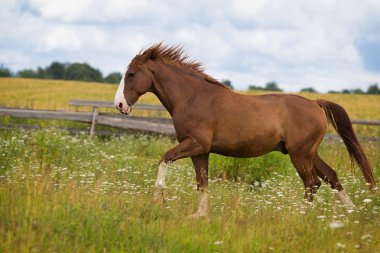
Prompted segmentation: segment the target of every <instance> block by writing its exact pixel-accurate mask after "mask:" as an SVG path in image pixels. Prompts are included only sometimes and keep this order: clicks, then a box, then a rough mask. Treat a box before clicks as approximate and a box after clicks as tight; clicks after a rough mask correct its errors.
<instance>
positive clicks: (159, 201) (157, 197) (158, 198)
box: [153, 190, 165, 205]
mask: <svg viewBox="0 0 380 253" xmlns="http://www.w3.org/2000/svg"><path fill="white" fill-rule="evenodd" d="M153 202H154V203H155V204H156V205H163V204H164V203H165V199H164V194H163V192H162V190H156V191H155V192H154V194H153Z"/></svg>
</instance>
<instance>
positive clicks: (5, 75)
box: [0, 66, 12, 77]
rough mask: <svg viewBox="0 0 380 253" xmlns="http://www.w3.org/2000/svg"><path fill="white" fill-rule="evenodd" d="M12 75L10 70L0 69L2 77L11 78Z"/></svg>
mask: <svg viewBox="0 0 380 253" xmlns="http://www.w3.org/2000/svg"><path fill="white" fill-rule="evenodd" d="M11 76H12V73H11V71H10V70H9V69H8V68H3V66H1V67H0V77H11Z"/></svg>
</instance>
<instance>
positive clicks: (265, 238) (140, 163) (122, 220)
mask: <svg viewBox="0 0 380 253" xmlns="http://www.w3.org/2000/svg"><path fill="white" fill-rule="evenodd" d="M174 144H175V142H174V141H173V140H172V139H169V138H166V137H158V136H146V135H135V136H132V135H124V136H121V137H107V138H102V137H95V138H89V137H88V136H87V135H69V134H68V133H66V132H64V131H60V130H57V129H54V128H52V129H42V130H38V131H9V130H1V131H0V252H379V251H380V240H379V238H380V232H379V231H380V197H379V195H372V194H371V193H369V192H368V190H367V189H366V186H365V184H364V183H363V180H362V176H361V174H360V173H359V172H358V171H351V169H350V163H349V159H348V157H347V154H346V150H345V148H344V147H343V145H342V144H341V143H338V144H336V143H329V142H324V143H323V145H322V147H321V149H320V153H321V154H322V157H323V158H324V159H325V160H326V161H328V163H330V164H331V165H333V166H334V167H335V168H337V171H338V173H339V175H340V178H341V181H342V183H343V185H344V186H346V189H347V191H348V193H349V195H350V196H351V197H352V199H353V201H354V202H355V203H356V204H357V205H358V207H359V209H360V211H357V212H353V213H349V212H347V211H346V210H345V209H344V208H343V207H342V206H341V205H340V204H339V203H336V202H334V197H333V193H332V192H331V190H330V188H329V187H328V186H327V185H323V186H322V187H321V189H320V191H319V192H318V195H317V197H316V199H315V201H314V204H313V205H311V206H309V205H308V204H303V203H302V196H303V187H302V183H301V180H300V179H299V177H298V176H297V175H296V172H295V169H294V168H293V167H292V166H291V164H290V162H289V159H288V157H287V156H284V155H282V154H280V153H271V154H269V155H267V156H264V157H260V158H256V159H232V158H224V157H221V156H216V155H213V156H212V157H211V162H210V189H209V195H210V209H211V210H210V217H209V219H206V220H199V221H188V220H186V219H185V217H186V216H187V215H189V214H191V213H192V212H194V211H195V210H196V204H197V193H196V191H195V190H194V186H195V179H194V178H195V175H194V172H193V169H192V167H191V162H190V160H189V159H184V160H180V161H177V162H175V163H173V164H171V165H170V167H169V172H168V177H167V185H168V189H166V190H165V196H166V200H167V201H166V204H165V205H164V206H162V207H160V206H155V205H154V204H153V203H152V201H151V199H152V188H153V187H152V186H153V184H154V181H155V178H156V172H157V165H158V161H159V159H160V156H161V155H162V154H163V153H164V152H165V151H166V150H168V149H169V148H170V147H172V146H173V145H174ZM364 147H365V150H366V153H367V154H368V157H369V159H370V161H371V163H372V164H373V166H374V168H375V173H376V179H377V181H378V182H379V181H380V180H379V177H380V152H379V143H365V144H364ZM226 179H232V180H226ZM335 224H338V225H340V226H341V227H340V228H334V227H335Z"/></svg>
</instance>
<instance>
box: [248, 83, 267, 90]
mask: <svg viewBox="0 0 380 253" xmlns="http://www.w3.org/2000/svg"><path fill="white" fill-rule="evenodd" d="M248 90H264V88H263V87H261V86H258V85H253V84H252V85H249V86H248Z"/></svg>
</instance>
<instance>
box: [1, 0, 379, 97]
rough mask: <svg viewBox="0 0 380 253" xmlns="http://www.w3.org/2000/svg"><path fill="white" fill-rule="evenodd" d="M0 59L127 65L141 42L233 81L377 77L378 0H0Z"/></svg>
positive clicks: (355, 83) (342, 82)
mask: <svg viewBox="0 0 380 253" xmlns="http://www.w3.org/2000/svg"><path fill="white" fill-rule="evenodd" d="M0 6H1V8H0V65H2V66H3V67H7V68H10V69H11V70H12V71H14V72H16V71H18V70H20V69H25V68H33V69H36V68H37V67H38V66H40V67H46V66H48V65H50V63H51V62H53V61H59V62H87V63H88V64H90V65H91V66H93V67H95V68H97V69H99V70H100V71H101V72H102V73H103V75H107V74H109V73H110V72H115V71H117V72H124V71H125V68H126V67H127V66H128V64H129V62H130V61H131V59H132V58H133V57H134V56H135V55H136V54H138V52H140V50H141V49H142V48H146V47H149V46H151V45H153V44H154V43H157V42H161V41H162V42H164V43H166V44H170V45H183V46H184V48H185V51H186V53H187V55H189V57H190V58H191V59H196V60H199V61H200V62H202V63H203V64H204V67H205V72H206V73H207V74H209V75H211V76H213V77H214V78H216V79H218V80H222V79H229V80H231V82H232V84H233V86H234V87H235V89H241V90H242V89H247V87H248V85H259V86H264V85H265V84H266V83H267V82H270V81H275V82H277V83H278V84H279V86H280V88H282V89H284V90H285V91H299V90H300V89H301V88H305V87H314V88H315V89H316V90H318V91H320V92H326V91H328V90H342V89H355V88H361V89H363V90H366V89H367V87H368V86H369V85H370V84H373V83H380V1H379V0H361V1H358V0H323V1H322V0H314V1H304V0H291V1H289V0H235V1H232V0H224V1H217V0H202V1H196V0H192V1H188V0H184V1H179V0H160V1H153V0H141V1H139V0H134V1H131V0H107V1H106V0H92V1H91V0H0Z"/></svg>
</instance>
